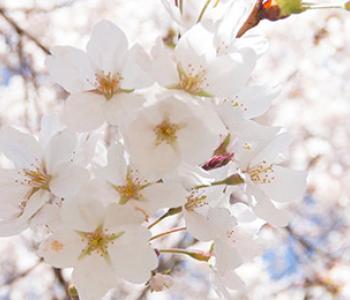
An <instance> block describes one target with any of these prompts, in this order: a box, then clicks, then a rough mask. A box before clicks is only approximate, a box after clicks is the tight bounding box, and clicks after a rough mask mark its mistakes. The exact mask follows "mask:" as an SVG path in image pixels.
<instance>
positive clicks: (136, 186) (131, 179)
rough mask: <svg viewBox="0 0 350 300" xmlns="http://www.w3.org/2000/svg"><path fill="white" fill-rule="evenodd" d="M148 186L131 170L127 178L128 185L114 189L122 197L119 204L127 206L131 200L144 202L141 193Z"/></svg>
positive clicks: (117, 186)
mask: <svg viewBox="0 0 350 300" xmlns="http://www.w3.org/2000/svg"><path fill="white" fill-rule="evenodd" d="M146 186H148V183H147V182H145V181H141V180H140V179H138V178H137V177H135V176H134V175H133V172H132V171H131V170H129V171H128V173H127V176H126V183H125V184H124V185H116V186H113V187H114V189H115V190H116V191H117V192H118V193H119V195H120V200H119V204H125V203H127V202H128V201H129V200H131V199H133V200H143V196H142V193H141V191H142V189H144V188H145V187H146Z"/></svg>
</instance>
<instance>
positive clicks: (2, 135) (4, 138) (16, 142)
mask: <svg viewBox="0 0 350 300" xmlns="http://www.w3.org/2000/svg"><path fill="white" fill-rule="evenodd" d="M0 151H1V152H3V153H4V154H5V156H6V157H7V158H8V159H10V160H12V161H13V163H14V164H15V166H17V167H20V168H21V167H29V166H30V165H31V164H32V163H34V162H37V160H41V157H42V150H41V147H40V145H39V143H38V141H37V140H36V139H35V138H34V137H33V136H31V135H29V134H25V133H22V132H20V131H18V130H16V129H14V128H11V127H5V128H2V129H1V131H0Z"/></svg>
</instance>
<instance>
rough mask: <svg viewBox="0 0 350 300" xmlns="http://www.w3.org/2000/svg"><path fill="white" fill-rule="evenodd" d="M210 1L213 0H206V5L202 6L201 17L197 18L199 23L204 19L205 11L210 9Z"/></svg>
mask: <svg viewBox="0 0 350 300" xmlns="http://www.w3.org/2000/svg"><path fill="white" fill-rule="evenodd" d="M210 2H211V0H207V1H206V2H205V4H204V6H203V8H202V10H201V12H200V14H199V17H198V19H197V23H199V22H200V21H201V20H202V18H203V16H204V14H205V12H206V10H207V9H208V6H209V4H210Z"/></svg>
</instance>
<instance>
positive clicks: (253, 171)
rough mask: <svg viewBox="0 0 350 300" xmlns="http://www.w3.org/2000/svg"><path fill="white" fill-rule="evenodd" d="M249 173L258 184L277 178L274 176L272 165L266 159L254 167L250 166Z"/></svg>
mask: <svg viewBox="0 0 350 300" xmlns="http://www.w3.org/2000/svg"><path fill="white" fill-rule="evenodd" d="M247 173H248V174H249V176H250V178H251V180H252V181H253V182H254V183H258V184H264V183H271V182H272V181H273V180H274V179H275V177H274V176H272V175H273V173H274V170H273V169H272V165H271V164H268V163H267V162H266V161H263V162H262V163H261V164H258V165H256V166H254V167H252V168H248V170H247Z"/></svg>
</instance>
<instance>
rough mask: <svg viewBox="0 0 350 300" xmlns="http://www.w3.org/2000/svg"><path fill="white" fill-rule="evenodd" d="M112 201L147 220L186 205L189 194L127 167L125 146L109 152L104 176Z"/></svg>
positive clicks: (177, 184) (168, 183)
mask: <svg viewBox="0 0 350 300" xmlns="http://www.w3.org/2000/svg"><path fill="white" fill-rule="evenodd" d="M99 174H100V175H102V176H100V179H102V180H103V181H104V183H105V184H106V185H105V188H106V191H108V192H109V194H110V195H109V197H108V196H106V197H108V198H109V199H111V201H112V202H115V203H119V204H122V205H124V204H127V205H132V206H134V207H135V208H136V209H138V210H140V211H142V212H143V213H144V214H145V215H146V216H150V215H152V214H153V213H154V212H156V211H157V210H159V209H161V208H172V207H179V206H182V205H183V204H184V203H185V197H186V191H185V190H184V188H183V187H182V186H181V184H179V183H176V182H163V181H162V180H160V178H158V179H157V180H148V179H147V178H146V177H143V176H142V175H141V174H140V173H139V172H138V170H137V169H135V168H134V167H133V166H132V165H130V164H128V163H127V157H126V154H125V152H124V149H123V147H122V145H121V144H115V145H113V146H111V147H110V148H109V150H108V164H107V166H106V167H104V168H103V169H102V170H101V171H100V172H99Z"/></svg>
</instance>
